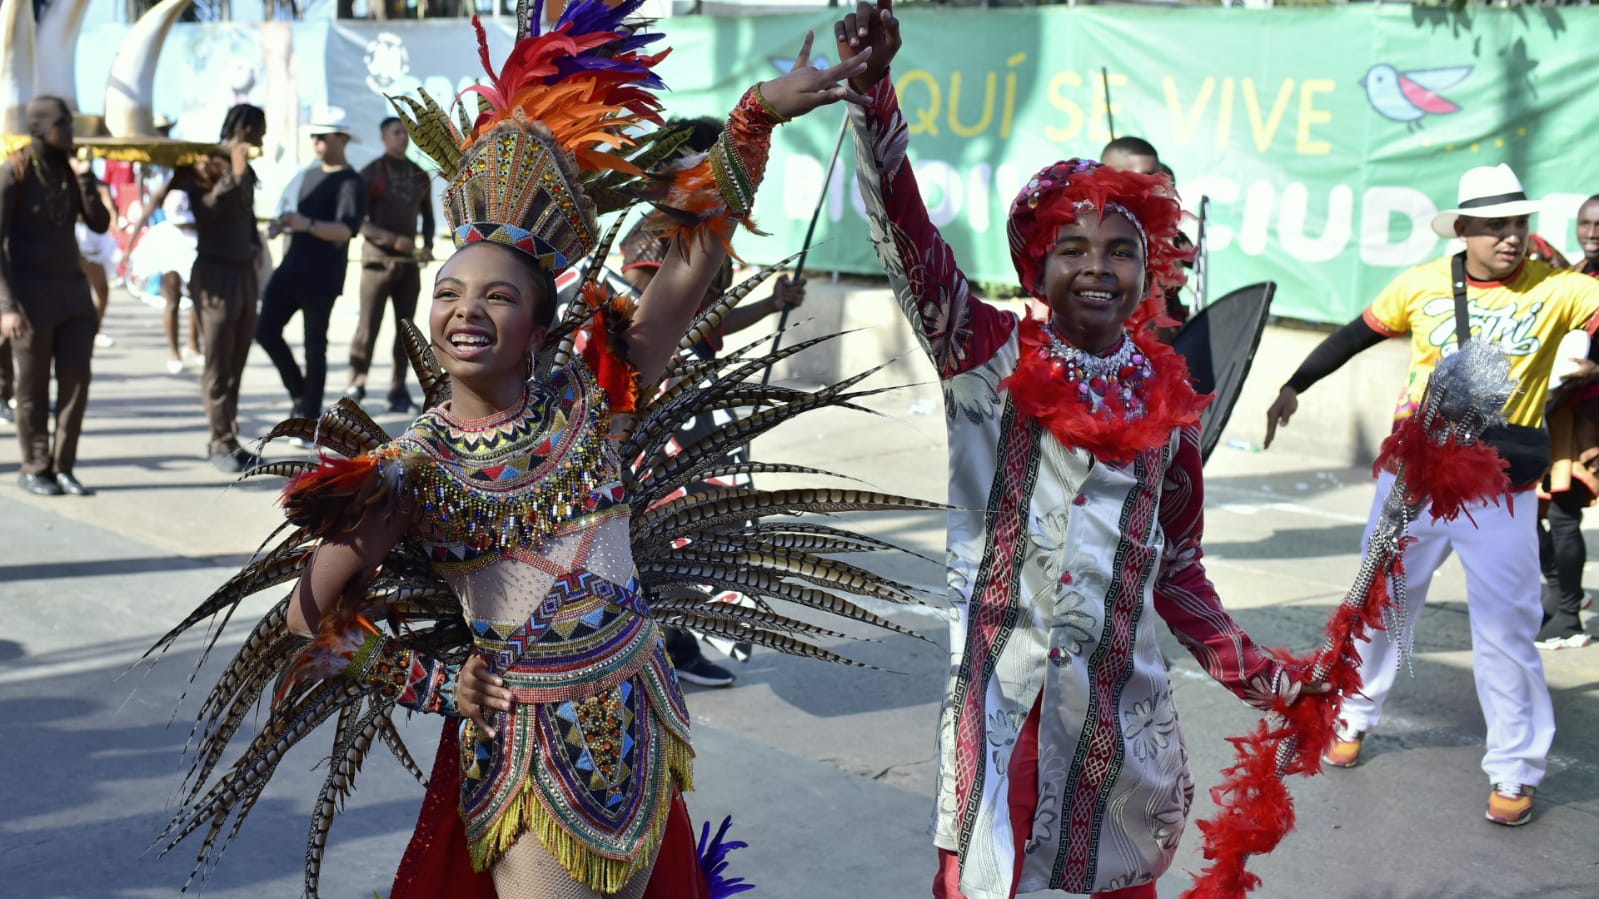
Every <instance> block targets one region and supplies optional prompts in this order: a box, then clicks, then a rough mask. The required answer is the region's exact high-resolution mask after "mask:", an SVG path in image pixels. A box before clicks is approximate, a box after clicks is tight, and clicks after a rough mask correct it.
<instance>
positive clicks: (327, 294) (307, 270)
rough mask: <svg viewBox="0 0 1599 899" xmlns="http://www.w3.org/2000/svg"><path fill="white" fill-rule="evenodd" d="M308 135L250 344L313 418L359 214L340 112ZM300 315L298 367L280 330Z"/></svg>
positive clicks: (357, 185)
mask: <svg viewBox="0 0 1599 899" xmlns="http://www.w3.org/2000/svg"><path fill="white" fill-rule="evenodd" d="M305 132H306V133H307V134H309V135H310V137H311V144H312V146H313V148H314V149H315V150H316V155H317V163H316V164H315V165H312V166H311V167H310V168H308V169H306V170H305V174H304V175H303V176H302V181H301V182H300V194H299V202H298V204H297V205H296V207H295V209H294V211H293V212H285V213H283V214H282V215H281V216H279V217H278V220H277V221H276V222H273V223H272V227H271V228H270V229H269V231H270V233H271V235H272V236H273V237H276V236H278V235H279V234H282V233H285V232H287V233H288V234H289V235H290V237H289V248H288V250H287V252H285V253H284V254H283V261H282V262H281V263H279V265H278V268H277V271H275V272H273V273H272V278H271V280H269V281H267V286H266V290H265V291H264V292H263V293H262V295H261V317H260V319H259V320H257V322H256V328H255V340H256V342H257V343H259V344H260V345H261V348H262V349H263V350H266V353H267V355H268V356H270V357H271V358H272V364H273V365H275V366H277V369H278V376H279V377H281V378H282V379H283V387H284V389H286V390H287V391H288V392H289V398H290V400H292V401H293V403H294V410H295V414H296V415H299V416H307V417H315V416H317V415H319V414H320V413H321V411H322V395H323V387H324V385H325V383H326V381H327V372H328V320H329V318H330V317H331V316H332V314H333V303H334V301H335V300H337V299H338V298H339V294H341V293H343V292H344V273H345V266H346V265H347V264H348V249H349V244H350V238H352V237H354V236H355V234H356V232H357V231H359V230H360V228H361V220H362V219H363V218H365V216H366V205H365V197H364V196H363V190H362V187H361V176H360V175H359V174H357V173H356V171H355V170H354V169H352V168H350V166H349V164H348V163H347V162H345V158H344V148H345V147H346V146H348V145H349V143H350V141H351V140H352V135H351V133H350V127H349V125H348V124H346V122H345V119H344V115H343V113H342V112H333V113H326V114H323V115H319V116H316V117H313V118H312V121H311V124H310V125H308V126H306V128H305ZM296 312H298V313H300V317H301V321H302V323H303V324H304V326H305V370H304V371H303V372H302V371H301V370H300V366H299V364H298V363H296V362H295V359H294V352H293V351H292V350H290V349H289V345H288V343H287V342H286V341H285V340H284V339H283V329H284V327H285V326H286V325H288V323H289V319H291V318H293V317H294V314H295V313H296Z"/></svg>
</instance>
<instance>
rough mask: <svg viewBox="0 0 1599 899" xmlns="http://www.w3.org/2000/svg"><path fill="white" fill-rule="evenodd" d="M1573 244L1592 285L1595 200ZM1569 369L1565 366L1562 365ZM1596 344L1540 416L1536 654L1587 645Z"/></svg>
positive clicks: (1598, 438) (1582, 210) (1595, 472)
mask: <svg viewBox="0 0 1599 899" xmlns="http://www.w3.org/2000/svg"><path fill="white" fill-rule="evenodd" d="M1577 241H1578V243H1580V244H1581V246H1582V258H1581V262H1580V264H1579V265H1578V266H1577V267H1576V268H1577V271H1579V272H1581V273H1583V274H1585V275H1589V276H1592V277H1596V278H1599V196H1592V197H1589V198H1588V199H1587V200H1584V201H1583V204H1582V205H1581V206H1580V207H1578V209H1577ZM1562 361H1563V362H1564V361H1569V360H1562ZM1596 362H1599V341H1593V342H1590V344H1589V346H1588V356H1587V358H1586V359H1585V360H1583V362H1582V363H1581V365H1580V366H1579V367H1577V368H1576V370H1574V371H1572V372H1570V373H1569V374H1568V375H1567V376H1566V377H1565V378H1564V379H1563V380H1562V381H1561V383H1560V384H1559V385H1558V387H1557V386H1556V385H1550V387H1551V390H1550V399H1549V405H1548V408H1547V409H1546V411H1545V421H1546V423H1547V424H1548V426H1549V436H1550V444H1551V450H1552V456H1553V464H1552V465H1551V466H1550V468H1549V473H1548V474H1547V475H1545V476H1544V482H1543V490H1542V491H1541V493H1542V495H1543V496H1545V497H1547V498H1546V499H1543V500H1542V501H1541V503H1540V506H1541V508H1542V511H1543V512H1544V515H1543V518H1542V520H1540V521H1539V524H1538V565H1539V567H1540V568H1542V569H1543V578H1544V586H1543V626H1542V627H1541V628H1539V630H1538V641H1537V642H1538V648H1539V649H1580V648H1582V647H1584V646H1587V645H1589V644H1590V643H1592V642H1593V638H1592V637H1591V636H1589V635H1588V633H1587V631H1585V630H1583V627H1582V610H1583V608H1584V607H1585V606H1586V605H1588V604H1589V603H1590V602H1591V601H1592V600H1590V599H1589V597H1588V595H1587V594H1586V593H1585V592H1584V591H1583V589H1582V568H1583V565H1584V564H1585V563H1586V562H1587V561H1588V544H1587V541H1586V540H1584V539H1583V536H1582V512H1583V510H1584V509H1586V508H1588V507H1590V506H1592V505H1593V504H1594V501H1595V500H1594V497H1595V496H1596V495H1599V384H1596V381H1599V365H1596Z"/></svg>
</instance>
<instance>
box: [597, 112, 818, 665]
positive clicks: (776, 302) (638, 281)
mask: <svg viewBox="0 0 1599 899" xmlns="http://www.w3.org/2000/svg"><path fill="white" fill-rule="evenodd" d="M666 127H668V128H686V129H687V130H688V137H687V139H686V140H684V142H683V145H682V148H681V150H680V151H679V152H681V153H684V154H690V153H704V152H707V151H709V150H710V148H711V147H712V146H713V145H715V143H716V141H717V138H718V137H720V136H721V133H722V123H721V122H719V121H717V120H716V119H713V118H696V119H672V120H671V121H669V122H667V123H666ZM673 224H674V223H673V222H672V221H671V220H670V219H668V218H667V217H666V216H665V215H664V214H656V215H653V216H650V217H648V218H646V219H644V220H643V221H640V222H639V223H638V224H637V225H635V226H634V227H633V228H632V230H630V231H629V232H628V233H627V235H626V236H625V237H623V238H622V245H621V248H622V276H623V277H624V278H626V279H627V282H628V283H629V284H631V285H633V287H634V288H635V289H636V290H637V291H638V292H639V293H640V294H641V295H642V294H643V292H644V290H645V288H647V287H649V285H650V281H651V280H653V279H654V277H655V273H656V272H657V271H659V270H660V268H661V265H662V263H663V262H665V260H666V255H667V253H668V252H670V250H671V243H672V241H671V239H670V238H669V237H666V236H665V233H666V230H667V229H669V228H670V227H671V226H672V225H673ZM732 284H733V264H732V262H731V261H729V260H723V262H722V267H721V269H720V270H719V271H718V272H717V274H716V277H715V278H713V279H712V280H711V283H710V286H709V287H708V288H707V289H706V291H705V297H704V298H703V299H702V300H701V302H700V311H702V312H703V311H704V310H705V309H706V308H707V307H708V306H710V304H712V303H714V302H716V301H717V300H718V299H720V298H721V297H722V294H723V293H724V292H726V290H727V289H728V288H729V287H730V286H732ZM804 302H805V279H804V278H803V277H795V278H793V279H790V278H789V277H788V276H787V275H782V276H780V277H779V278H778V279H777V281H776V284H775V285H774V286H773V289H772V295H771V296H770V297H768V298H767V299H765V300H762V301H760V302H755V303H746V304H743V305H740V306H735V307H734V308H733V309H732V311H730V312H729V313H728V315H727V317H726V318H724V319H723V320H722V325H721V327H720V328H718V329H716V331H715V332H714V333H709V334H706V335H705V337H704V339H703V340H701V341H700V342H699V343H696V344H695V345H694V347H693V350H694V353H695V355H697V356H699V357H701V358H704V359H711V358H715V357H716V355H717V354H718V353H720V352H721V351H722V340H723V338H724V337H725V336H726V335H727V334H732V333H735V332H737V331H742V330H744V329H745V328H748V327H750V326H751V325H754V324H755V323H756V322H759V321H760V320H762V319H764V318H766V317H767V316H769V315H773V314H778V313H782V312H786V311H787V310H789V309H792V308H795V307H797V306H799V305H800V304H802V303H804ZM726 416H727V413H726V412H725V411H721V410H706V411H704V412H702V413H701V414H700V415H698V416H695V417H694V418H693V419H692V420H690V421H689V422H688V424H687V425H686V427H684V428H683V429H682V430H681V431H680V437H679V442H680V445H685V446H686V445H690V444H692V443H693V442H695V441H696V440H699V439H701V438H703V437H704V436H705V435H708V434H710V433H711V432H712V431H714V430H715V429H716V428H718V427H719V426H721V425H723V424H726V423H727V421H728V418H727V417H726ZM727 455H728V458H729V459H730V460H733V461H738V462H746V461H748V455H749V453H748V448H747V447H737V448H735V449H732V450H730V451H729V452H728V454H727ZM752 483H753V481H752V479H751V478H750V477H749V476H748V475H742V476H735V477H732V478H729V479H726V480H723V479H713V480H707V481H698V482H694V483H691V484H689V485H687V486H686V487H685V488H684V489H685V490H686V491H687V492H688V493H698V492H701V491H705V490H715V489H718V488H722V487H747V486H749V485H750V484H752ZM738 598H739V597H738V595H737V594H733V593H728V594H723V595H722V596H720V597H718V599H719V600H721V601H724V602H737V601H738ZM662 630H663V634H662V640H663V641H664V642H665V644H666V652H667V654H668V655H669V656H671V658H672V667H673V668H674V669H675V670H676V672H677V676H678V679H680V680H683V681H686V682H687V683H691V684H695V685H697V686H701V687H730V686H732V685H733V682H734V681H735V680H736V679H737V678H736V676H735V675H734V674H733V672H732V671H729V670H728V669H727V668H725V667H723V666H721V665H718V664H716V663H715V662H713V661H711V660H710V659H708V658H706V657H705V653H704V652H703V651H702V650H701V649H700V642H699V638H698V637H696V636H695V635H694V634H693V633H692V632H690V631H687V630H684V629H683V628H677V627H664V628H663V629H662ZM741 652H742V655H741V654H740V653H741ZM733 654H734V656H735V657H737V658H740V659H748V658H749V647H748V645H743V646H742V647H735V649H734V653H733Z"/></svg>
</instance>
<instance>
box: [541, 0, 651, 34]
mask: <svg viewBox="0 0 1599 899" xmlns="http://www.w3.org/2000/svg"><path fill="white" fill-rule="evenodd" d="M541 2H542V0H541ZM643 5H644V0H625V2H623V3H619V4H617V5H616V6H606V5H605V3H604V2H603V0H578V2H575V3H570V4H568V5H567V7H566V9H565V10H564V11H563V12H562V13H561V20H560V21H559V22H557V23H555V24H556V27H557V28H558V27H560V26H562V25H565V24H567V23H568V22H570V23H572V31H571V33H572V34H593V33H595V32H599V31H622V30H624V27H625V26H623V24H622V22H623V20H625V19H626V18H627V17H628V16H630V15H632V14H633V13H635V12H637V11H638V9H639V7H641V6H643Z"/></svg>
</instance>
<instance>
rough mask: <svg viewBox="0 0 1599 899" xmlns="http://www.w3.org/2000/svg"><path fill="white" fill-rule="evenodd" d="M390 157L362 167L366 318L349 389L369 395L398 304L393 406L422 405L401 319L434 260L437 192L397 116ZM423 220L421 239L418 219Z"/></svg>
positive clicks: (389, 133)
mask: <svg viewBox="0 0 1599 899" xmlns="http://www.w3.org/2000/svg"><path fill="white" fill-rule="evenodd" d="M378 132H379V134H380V135H381V136H382V139H383V155H382V156H379V157H378V158H377V159H375V160H373V161H372V162H371V163H370V164H369V165H367V167H366V168H364V169H362V170H361V183H362V185H363V186H364V187H365V190H366V206H367V216H366V222H365V223H364V224H362V225H361V236H362V237H364V238H365V239H366V240H365V242H364V245H363V246H362V248H361V322H360V324H359V325H357V326H356V330H355V339H354V340H352V341H351V342H350V387H349V389H348V390H346V391H344V395H345V396H348V397H350V398H351V399H353V400H355V401H356V402H358V403H359V402H360V401H362V400H364V399H366V376H367V372H368V370H369V369H370V368H371V367H372V350H373V349H374V348H375V347H376V345H377V340H378V331H379V330H380V329H381V328H382V325H383V310H384V307H386V306H388V305H389V304H390V303H392V304H393V305H394V374H393V375H392V379H391V380H390V382H389V395H388V399H389V411H390V412H408V411H410V410H412V409H414V408H415V406H416V404H415V403H413V402H412V401H411V395H410V393H409V392H408V391H407V390H406V388H405V372H406V370H407V369H409V368H410V367H411V366H410V360H409V359H408V358H407V357H406V354H405V342H404V341H403V340H402V339H401V338H400V322H402V321H410V320H411V318H412V316H414V315H416V299H417V296H418V295H419V294H420V293H421V292H422V270H421V266H422V264H423V263H427V262H432V261H433V196H432V192H431V191H430V190H429V185H428V176H427V173H426V172H424V171H422V167H421V166H419V165H417V164H416V163H414V162H412V161H411V160H409V159H406V158H405V149H406V147H407V146H408V145H409V144H410V137H409V136H408V135H407V134H406V133H405V123H404V122H401V121H400V120H399V119H398V118H395V117H393V116H390V117H389V118H386V119H384V120H383V123H382V124H381V125H379V126H378ZM419 218H420V219H421V222H422V233H421V245H420V247H419V246H418V244H417V239H418V235H417V220H418V219H419Z"/></svg>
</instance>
